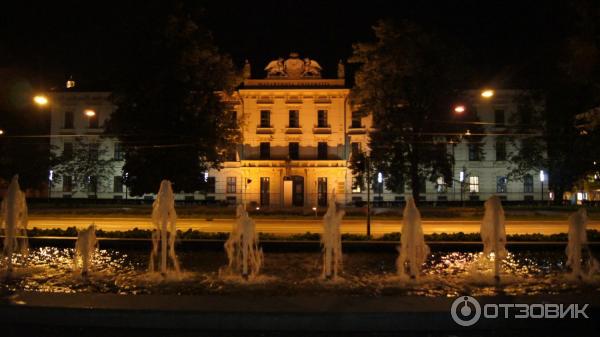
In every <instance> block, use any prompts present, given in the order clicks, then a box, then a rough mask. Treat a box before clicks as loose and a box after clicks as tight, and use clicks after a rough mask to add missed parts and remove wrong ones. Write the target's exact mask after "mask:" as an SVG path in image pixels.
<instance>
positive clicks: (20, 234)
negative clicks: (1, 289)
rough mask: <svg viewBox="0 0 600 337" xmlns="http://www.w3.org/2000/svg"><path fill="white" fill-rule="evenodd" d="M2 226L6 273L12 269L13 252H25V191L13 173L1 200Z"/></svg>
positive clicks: (0, 225) (0, 226)
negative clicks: (4, 195)
mask: <svg viewBox="0 0 600 337" xmlns="http://www.w3.org/2000/svg"><path fill="white" fill-rule="evenodd" d="M2 227H3V228H4V250H3V255H4V259H6V272H7V275H10V273H11V272H12V270H13V254H14V253H15V252H20V253H21V254H27V250H28V249H27V203H26V201H25V193H23V192H22V191H21V188H20V186H19V175H14V176H13V178H12V180H11V182H10V185H9V186H8V191H7V193H6V197H4V200H2V219H0V228H2Z"/></svg>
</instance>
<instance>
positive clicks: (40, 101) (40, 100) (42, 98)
mask: <svg viewBox="0 0 600 337" xmlns="http://www.w3.org/2000/svg"><path fill="white" fill-rule="evenodd" d="M33 102H34V103H35V104H37V105H39V106H45V105H47V104H48V97H46V95H35V96H34V97H33Z"/></svg>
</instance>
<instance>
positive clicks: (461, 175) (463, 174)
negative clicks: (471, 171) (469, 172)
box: [458, 171, 465, 183]
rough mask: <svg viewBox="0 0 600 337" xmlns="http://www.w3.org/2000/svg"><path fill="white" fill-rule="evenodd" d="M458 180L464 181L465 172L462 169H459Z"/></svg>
mask: <svg viewBox="0 0 600 337" xmlns="http://www.w3.org/2000/svg"><path fill="white" fill-rule="evenodd" d="M458 177H459V178H458V180H460V182H461V183H462V182H463V181H465V172H464V171H460V174H459V176H458Z"/></svg>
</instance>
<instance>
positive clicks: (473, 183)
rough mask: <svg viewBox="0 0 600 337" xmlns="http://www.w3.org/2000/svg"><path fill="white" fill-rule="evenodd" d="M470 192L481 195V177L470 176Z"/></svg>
mask: <svg viewBox="0 0 600 337" xmlns="http://www.w3.org/2000/svg"><path fill="white" fill-rule="evenodd" d="M469 192H471V193H479V177H478V176H470V177H469Z"/></svg>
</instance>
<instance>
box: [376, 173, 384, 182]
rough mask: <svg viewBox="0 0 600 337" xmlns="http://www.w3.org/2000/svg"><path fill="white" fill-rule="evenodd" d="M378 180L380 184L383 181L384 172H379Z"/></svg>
mask: <svg viewBox="0 0 600 337" xmlns="http://www.w3.org/2000/svg"><path fill="white" fill-rule="evenodd" d="M377 182H378V183H380V184H381V183H382V182H383V174H381V172H378V173H377Z"/></svg>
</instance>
